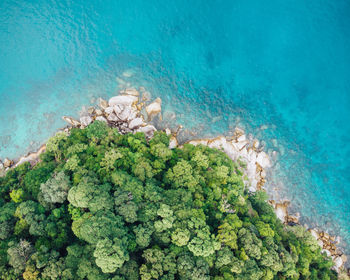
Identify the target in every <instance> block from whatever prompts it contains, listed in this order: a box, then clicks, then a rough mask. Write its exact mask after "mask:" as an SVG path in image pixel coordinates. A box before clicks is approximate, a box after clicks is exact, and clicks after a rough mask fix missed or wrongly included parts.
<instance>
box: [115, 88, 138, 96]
mask: <svg viewBox="0 0 350 280" xmlns="http://www.w3.org/2000/svg"><path fill="white" fill-rule="evenodd" d="M120 94H125V95H131V96H136V97H138V96H139V95H140V93H139V92H138V91H137V89H136V88H127V89H124V90H121V91H120Z"/></svg>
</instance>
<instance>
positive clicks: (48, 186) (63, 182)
mask: <svg viewBox="0 0 350 280" xmlns="http://www.w3.org/2000/svg"><path fill="white" fill-rule="evenodd" d="M69 188H70V180H69V177H68V176H66V175H65V174H64V172H63V171H61V172H59V173H57V174H55V175H54V176H53V177H52V178H51V179H49V180H47V181H46V183H43V184H41V186H40V190H41V192H42V194H43V199H44V200H45V201H46V202H48V203H63V202H64V201H65V200H66V199H67V194H68V190H69Z"/></svg>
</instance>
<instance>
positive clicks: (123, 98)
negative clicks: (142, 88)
mask: <svg viewBox="0 0 350 280" xmlns="http://www.w3.org/2000/svg"><path fill="white" fill-rule="evenodd" d="M138 100H139V99H138V97H136V96H132V95H118V96H114V97H112V98H111V99H109V101H108V105H109V106H110V107H113V106H115V105H124V106H131V105H133V104H134V103H137V102H138Z"/></svg>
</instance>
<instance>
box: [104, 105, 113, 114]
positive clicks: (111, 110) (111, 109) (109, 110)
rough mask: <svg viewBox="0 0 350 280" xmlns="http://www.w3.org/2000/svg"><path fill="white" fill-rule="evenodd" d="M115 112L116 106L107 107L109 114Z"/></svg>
mask: <svg viewBox="0 0 350 280" xmlns="http://www.w3.org/2000/svg"><path fill="white" fill-rule="evenodd" d="M113 112H114V108H113V107H107V108H106V109H105V113H106V114H107V115H110V114H112V113H113Z"/></svg>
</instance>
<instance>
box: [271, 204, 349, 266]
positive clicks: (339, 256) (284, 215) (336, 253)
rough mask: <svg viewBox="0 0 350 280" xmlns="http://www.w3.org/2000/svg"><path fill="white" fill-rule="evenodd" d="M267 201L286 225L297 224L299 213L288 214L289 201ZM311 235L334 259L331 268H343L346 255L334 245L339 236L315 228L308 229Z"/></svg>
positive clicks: (323, 250)
mask: <svg viewBox="0 0 350 280" xmlns="http://www.w3.org/2000/svg"><path fill="white" fill-rule="evenodd" d="M269 203H270V204H271V205H272V207H273V208H274V209H275V213H276V216H277V217H278V218H279V219H280V220H281V221H282V222H283V223H284V224H286V225H292V226H293V225H299V224H300V223H299V217H300V215H299V213H297V214H296V215H295V216H292V215H289V213H288V206H289V204H290V202H289V201H283V202H275V201H274V200H270V201H269ZM308 231H309V232H310V233H311V235H312V236H313V237H315V238H316V240H317V242H318V244H319V245H320V247H321V248H322V252H324V253H326V255H327V256H328V257H331V258H332V260H333V261H334V267H333V269H334V270H336V271H337V272H339V271H341V270H342V269H343V268H344V264H345V263H346V261H347V257H346V255H345V254H343V252H342V251H341V250H339V249H338V248H337V247H336V245H337V244H338V243H339V237H336V236H332V235H330V234H328V233H327V232H324V231H320V230H318V229H316V228H314V229H309V230H308Z"/></svg>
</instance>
